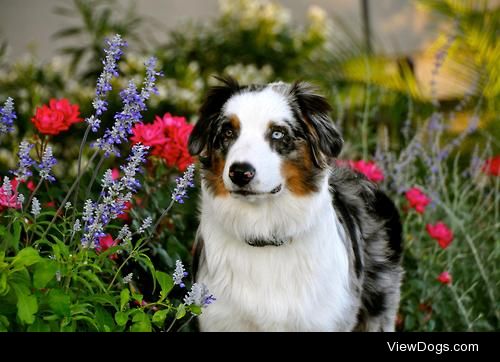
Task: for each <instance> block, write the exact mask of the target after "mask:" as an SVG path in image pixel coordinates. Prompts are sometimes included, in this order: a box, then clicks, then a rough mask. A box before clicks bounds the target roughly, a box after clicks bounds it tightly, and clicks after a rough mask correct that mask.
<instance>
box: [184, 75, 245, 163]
mask: <svg viewBox="0 0 500 362" xmlns="http://www.w3.org/2000/svg"><path fill="white" fill-rule="evenodd" d="M215 78H216V79H217V80H219V81H220V82H222V83H223V84H221V85H218V86H214V87H211V88H210V89H209V90H208V93H207V96H206V97H205V100H204V101H203V104H202V106H201V108H200V111H199V118H198V122H197V123H196V125H195V126H194V128H193V131H192V132H191V135H190V136H189V140H188V150H189V153H191V155H193V156H196V155H200V154H201V156H202V157H204V156H206V155H203V154H202V153H203V151H204V150H206V149H207V148H209V146H210V145H209V141H210V138H211V137H210V136H211V135H212V134H213V132H215V130H214V127H213V126H214V125H215V123H216V121H217V120H218V119H219V117H220V112H221V110H222V107H223V106H224V104H225V103H226V102H227V100H228V99H229V98H230V97H231V96H232V95H233V94H235V93H236V92H238V91H239V90H240V89H241V87H240V85H239V84H238V82H237V81H236V80H235V79H233V78H231V77H224V78H222V77H217V76H216V77H215Z"/></svg>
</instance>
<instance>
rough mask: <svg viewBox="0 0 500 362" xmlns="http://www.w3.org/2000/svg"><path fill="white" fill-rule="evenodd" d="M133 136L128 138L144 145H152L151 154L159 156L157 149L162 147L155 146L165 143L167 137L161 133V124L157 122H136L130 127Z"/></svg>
mask: <svg viewBox="0 0 500 362" xmlns="http://www.w3.org/2000/svg"><path fill="white" fill-rule="evenodd" d="M132 133H133V136H132V137H131V138H130V139H131V140H132V142H133V143H134V144H135V143H142V144H143V145H145V146H150V147H153V150H152V154H153V155H157V156H159V153H160V152H159V150H161V149H162V147H157V146H161V145H163V144H165V142H166V141H167V138H166V137H165V134H164V133H163V125H162V124H161V123H159V122H154V123H152V124H144V123H137V124H136V125H135V126H134V128H132Z"/></svg>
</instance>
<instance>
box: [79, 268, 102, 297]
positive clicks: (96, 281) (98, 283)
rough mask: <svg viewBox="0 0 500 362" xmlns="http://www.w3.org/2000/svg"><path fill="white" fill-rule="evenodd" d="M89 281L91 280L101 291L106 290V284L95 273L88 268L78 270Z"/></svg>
mask: <svg viewBox="0 0 500 362" xmlns="http://www.w3.org/2000/svg"><path fill="white" fill-rule="evenodd" d="M80 274H82V275H83V276H84V277H85V278H86V279H87V280H88V281H89V282H93V283H94V284H95V285H96V286H98V287H99V288H100V289H101V290H102V291H103V292H105V291H106V286H105V285H104V284H103V282H102V281H101V279H100V278H99V277H98V276H97V275H95V274H94V273H93V272H91V271H89V270H83V271H81V272H80Z"/></svg>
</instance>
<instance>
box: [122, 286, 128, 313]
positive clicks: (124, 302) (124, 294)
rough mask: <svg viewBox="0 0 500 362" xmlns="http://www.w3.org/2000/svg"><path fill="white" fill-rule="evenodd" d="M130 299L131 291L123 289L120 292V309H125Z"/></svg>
mask: <svg viewBox="0 0 500 362" xmlns="http://www.w3.org/2000/svg"><path fill="white" fill-rule="evenodd" d="M129 301H130V291H129V290H128V289H123V290H122V291H121V292H120V310H121V311H123V309H124V308H125V305H127V304H128V302H129Z"/></svg>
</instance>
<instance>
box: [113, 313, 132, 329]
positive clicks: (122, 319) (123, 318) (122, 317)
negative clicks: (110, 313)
mask: <svg viewBox="0 0 500 362" xmlns="http://www.w3.org/2000/svg"><path fill="white" fill-rule="evenodd" d="M128 316H129V311H126V312H116V313H115V321H116V324H118V325H119V326H120V327H123V326H124V325H125V324H127V322H128Z"/></svg>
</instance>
